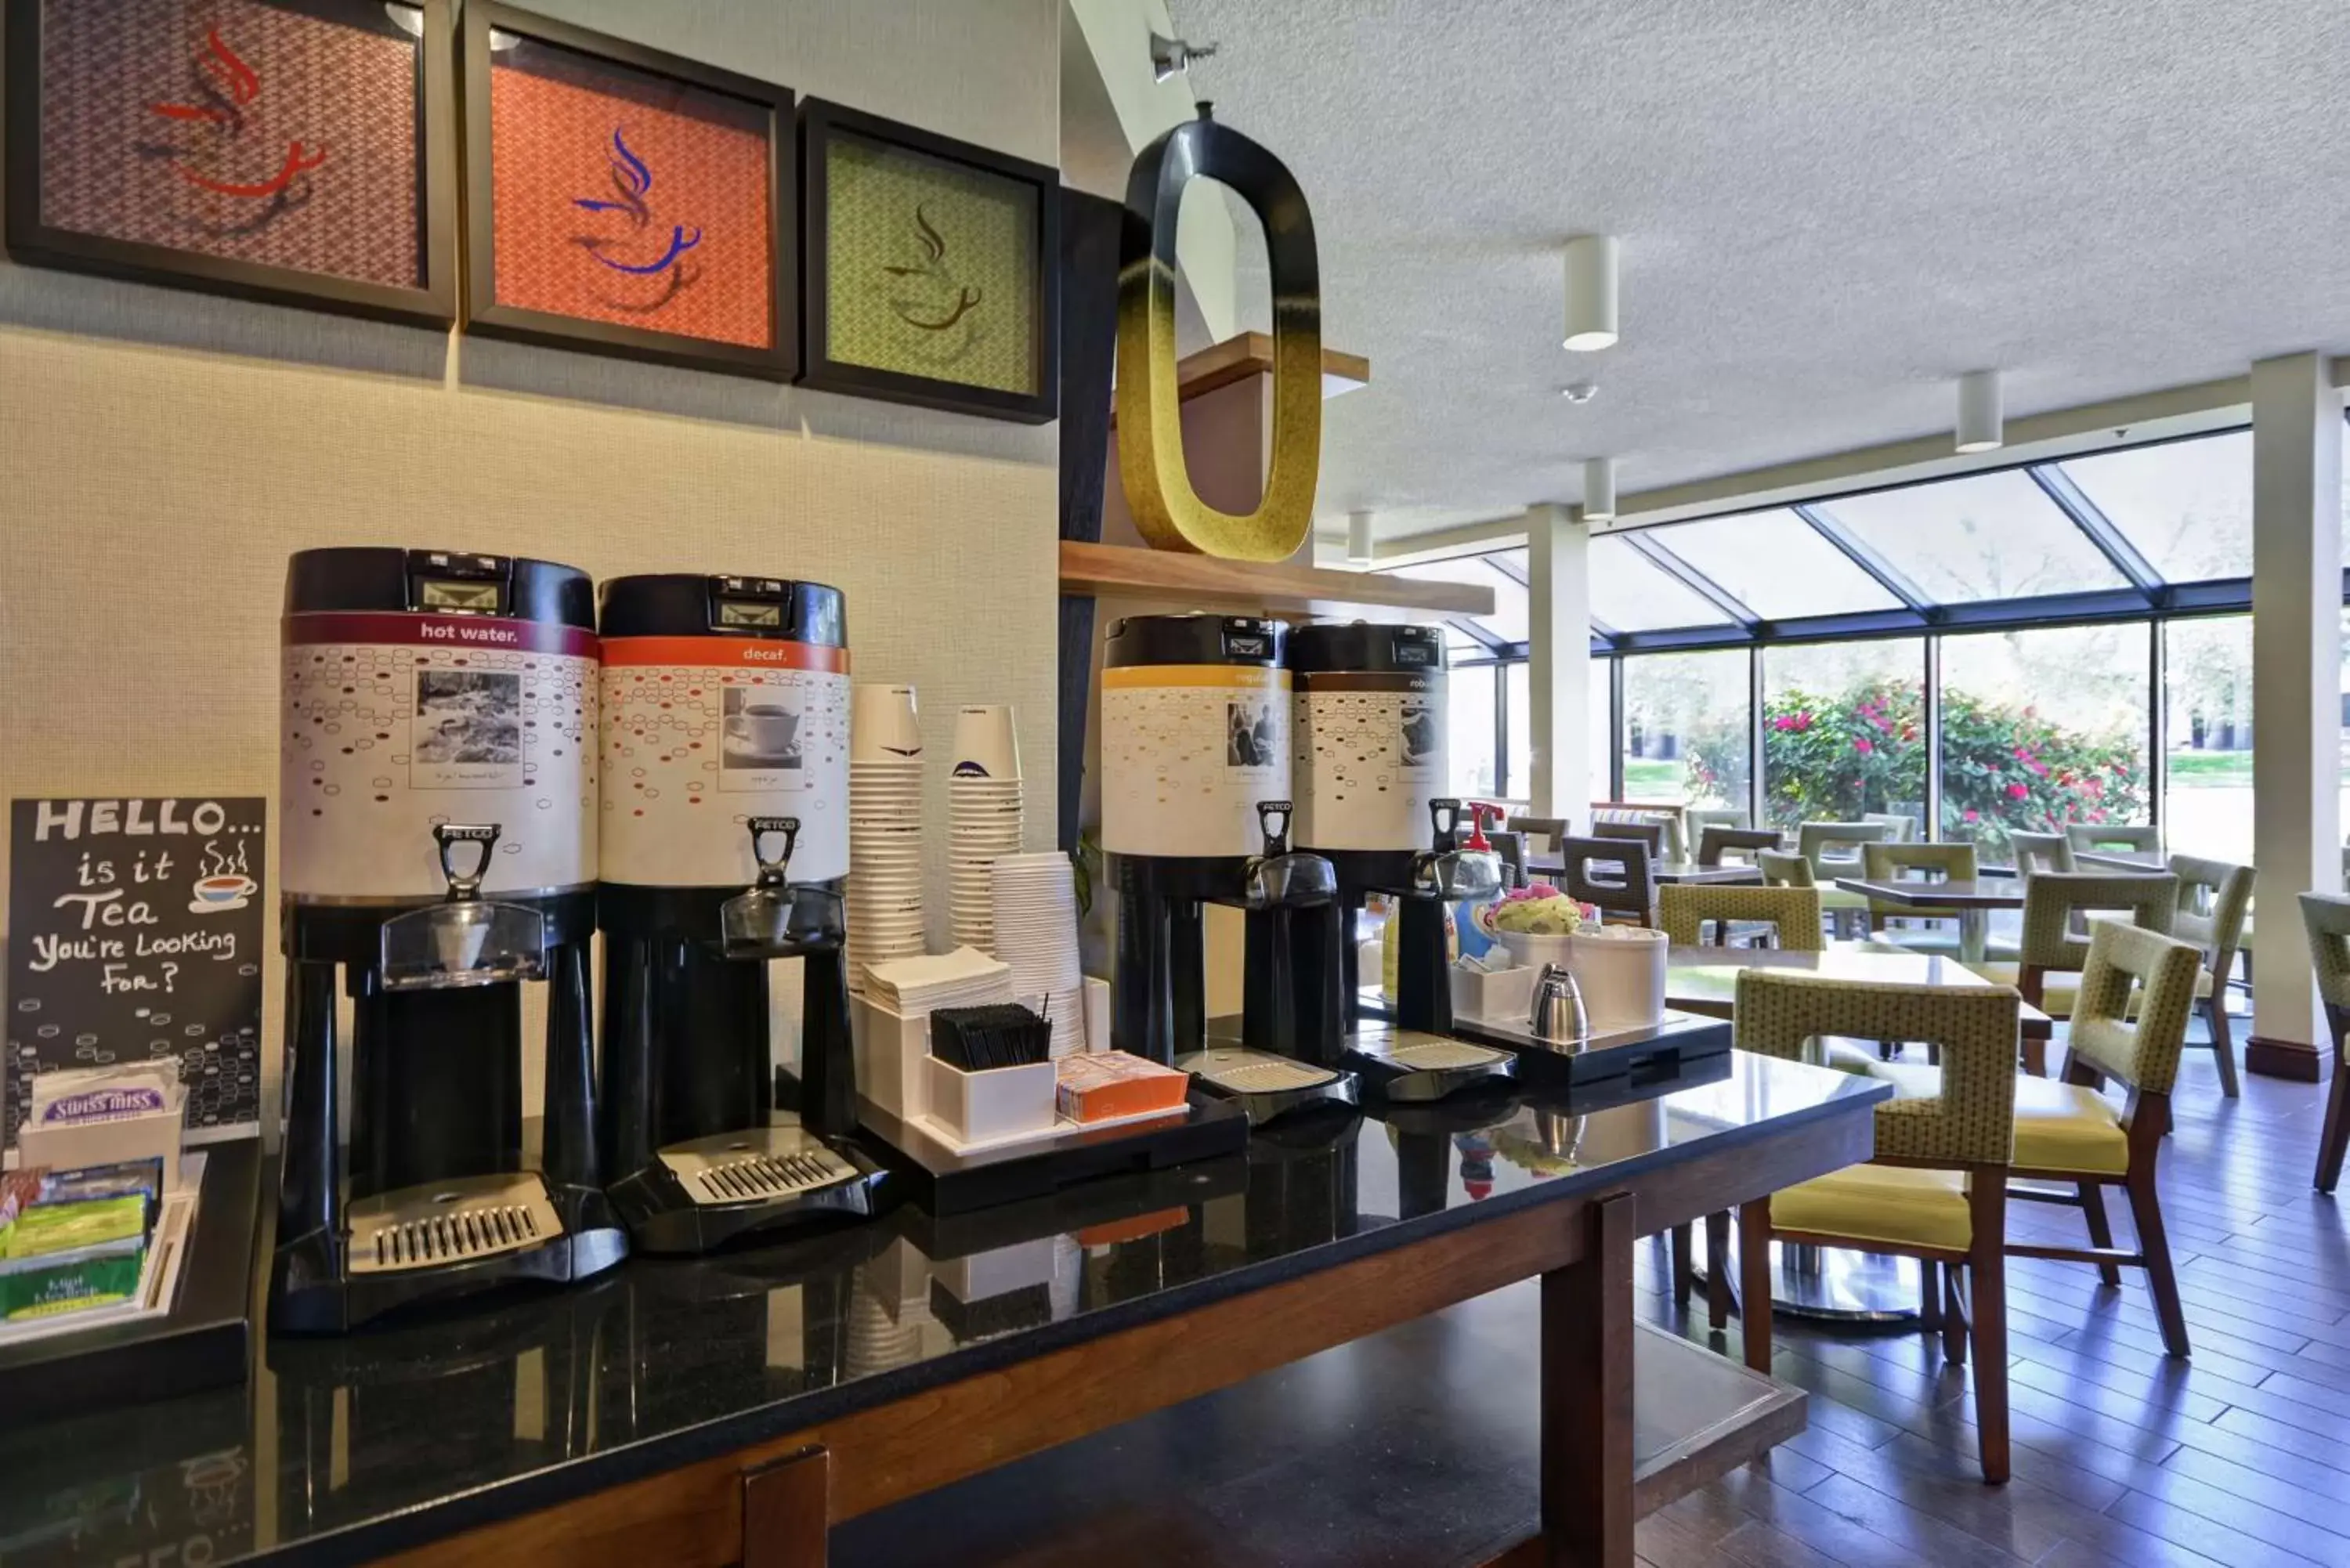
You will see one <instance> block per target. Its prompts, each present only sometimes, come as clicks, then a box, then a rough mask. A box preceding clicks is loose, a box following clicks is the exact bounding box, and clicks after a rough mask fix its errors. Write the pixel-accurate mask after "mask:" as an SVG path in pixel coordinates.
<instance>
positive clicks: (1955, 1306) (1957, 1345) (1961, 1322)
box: [1941, 1263, 1971, 1366]
mask: <svg viewBox="0 0 2350 1568" xmlns="http://www.w3.org/2000/svg"><path fill="white" fill-rule="evenodd" d="M1965 1272H1966V1271H1965V1269H1963V1268H1962V1267H1960V1265H1959V1264H1957V1263H1952V1264H1951V1265H1950V1267H1948V1268H1946V1269H1944V1270H1943V1271H1942V1287H1941V1288H1942V1306H1941V1319H1942V1359H1943V1360H1945V1361H1947V1362H1949V1363H1950V1365H1951V1366H1965V1365H1966V1364H1967V1305H1966V1303H1965V1301H1964V1300H1963V1299H1961V1296H1960V1290H1959V1282H1960V1278H1961V1277H1963V1276H1964V1274H1965ZM1970 1284H1971V1282H1970Z"/></svg>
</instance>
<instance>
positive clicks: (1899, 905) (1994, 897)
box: [1835, 877, 2024, 963]
mask: <svg viewBox="0 0 2350 1568" xmlns="http://www.w3.org/2000/svg"><path fill="white" fill-rule="evenodd" d="M1835 885H1836V886H1837V887H1839V888H1843V889H1844V890H1845V891H1846V892H1847V893H1858V894H1860V895H1861V896H1862V897H1863V898H1867V899H1868V900H1869V901H1870V902H1872V903H1877V904H1889V905H1891V906H1893V907H1894V908H1895V909H1915V910H1917V911H1918V913H1919V915H1920V916H1926V915H1928V914H1929V912H1931V913H1940V912H1942V911H1945V910H1949V911H1955V912H1956V914H1957V915H1958V919H1959V961H1960V963H1981V962H1982V961H1983V960H1984V959H1985V958H1986V957H1988V956H1989V949H1990V946H1991V911H1992V910H1994V909H2022V908H2023V888H2024V879H2023V878H2022V877H1971V878H1961V877H1950V878H1949V879H1947V880H1943V881H1928V880H1927V879H1925V878H1923V877H1837V878H1836V879H1835Z"/></svg>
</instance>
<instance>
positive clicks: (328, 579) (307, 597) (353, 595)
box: [286, 545, 596, 632]
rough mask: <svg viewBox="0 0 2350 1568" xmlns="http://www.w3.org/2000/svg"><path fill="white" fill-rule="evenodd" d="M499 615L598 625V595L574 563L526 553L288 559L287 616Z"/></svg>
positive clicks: (307, 553)
mask: <svg viewBox="0 0 2350 1568" xmlns="http://www.w3.org/2000/svg"><path fill="white" fill-rule="evenodd" d="M338 612H342V613H348V612H359V613H362V614H366V613H376V614H382V613H390V614H403V613H409V614H418V615H479V616H495V617H498V618H502V619H505V620H527V621H537V622H540V623H542V624H545V625H549V626H570V627H577V628H579V629H580V630H582V631H590V632H592V631H594V630H595V629H596V595H595V587H594V585H593V584H591V583H590V582H589V581H588V578H587V573H585V572H583V571H581V570H580V569H579V568H578V567H577V566H559V565H557V564H556V563H555V562H553V561H535V560H532V559H530V558H528V557H527V556H482V555H475V554H473V553H471V552H468V551H463V550H408V549H402V548H400V547H399V546H397V545H336V546H332V547H329V548H327V549H320V550H296V552H295V553H294V555H293V556H291V557H290V558H289V559H288V560H287V561H286V614H287V615H323V614H335V613H338Z"/></svg>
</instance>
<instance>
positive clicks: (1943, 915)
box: [1860, 844, 1975, 955]
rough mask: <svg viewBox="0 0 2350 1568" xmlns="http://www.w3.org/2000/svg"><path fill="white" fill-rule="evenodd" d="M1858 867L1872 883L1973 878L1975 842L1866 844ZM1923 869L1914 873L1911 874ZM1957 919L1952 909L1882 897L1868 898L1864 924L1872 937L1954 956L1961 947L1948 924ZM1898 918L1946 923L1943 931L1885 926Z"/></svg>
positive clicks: (1948, 880)
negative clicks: (1913, 874)
mask: <svg viewBox="0 0 2350 1568" xmlns="http://www.w3.org/2000/svg"><path fill="white" fill-rule="evenodd" d="M1860 866H1861V872H1862V874H1863V875H1864V876H1866V877H1867V878H1868V879H1869V880H1870V881H1872V882H1903V881H1911V880H1917V881H1926V882H1971V881H1973V880H1974V879H1975V846H1973V845H1971V844H1864V845H1862V846H1860ZM1913 872H1918V873H1923V875H1922V876H1918V877H1912V876H1911V875H1910V873H1913ZM1888 919H1899V920H1938V921H1941V922H1943V923H1944V925H1945V928H1946V929H1941V930H1934V931H1929V930H1908V929H1903V930H1898V931H1887V930H1886V929H1885V922H1886V921H1887V920H1888ZM1956 919H1959V911H1958V910H1956V909H1943V908H1940V907H1939V906H1937V907H1935V908H1933V909H1917V908H1913V907H1911V906H1909V905H1907V904H1896V903H1892V902H1890V901H1888V900H1887V899H1883V898H1871V899H1869V900H1868V929H1869V933H1870V934H1871V935H1872V936H1882V937H1884V938H1885V939H1886V940H1890V941H1894V942H1898V944H1899V945H1901V946H1902V947H1906V948H1910V949H1914V950H1917V951H1918V952H1939V953H1950V954H1953V955H1955V954H1956V953H1957V952H1958V950H1959V936H1958V932H1957V931H1955V930H1952V929H1947V927H1948V924H1949V922H1950V921H1954V920H1956Z"/></svg>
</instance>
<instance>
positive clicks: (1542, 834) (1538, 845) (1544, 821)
mask: <svg viewBox="0 0 2350 1568" xmlns="http://www.w3.org/2000/svg"><path fill="white" fill-rule="evenodd" d="M1509 826H1510V830H1511V831H1512V832H1513V833H1521V834H1523V835H1524V836H1525V840H1526V853H1527V854H1529V855H1547V854H1549V853H1550V852H1551V851H1552V850H1554V849H1556V848H1557V847H1558V841H1559V840H1560V839H1562V838H1565V836H1566V818H1565V817H1563V816H1516V815H1513V816H1512V817H1511V818H1510V821H1509Z"/></svg>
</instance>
